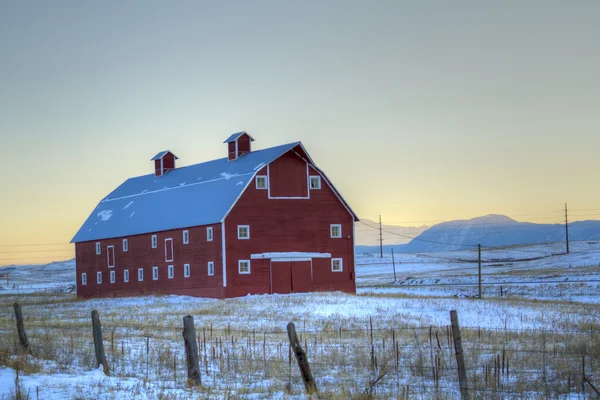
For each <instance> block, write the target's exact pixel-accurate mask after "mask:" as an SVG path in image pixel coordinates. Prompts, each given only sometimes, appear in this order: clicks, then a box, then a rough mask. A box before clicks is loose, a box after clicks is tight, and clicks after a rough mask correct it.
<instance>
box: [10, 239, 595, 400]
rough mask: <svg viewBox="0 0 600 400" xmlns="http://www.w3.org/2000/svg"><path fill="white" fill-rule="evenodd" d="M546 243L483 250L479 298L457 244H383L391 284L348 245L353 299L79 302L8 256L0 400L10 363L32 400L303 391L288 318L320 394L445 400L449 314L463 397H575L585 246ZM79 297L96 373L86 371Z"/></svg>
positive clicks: (589, 299)
mask: <svg viewBox="0 0 600 400" xmlns="http://www.w3.org/2000/svg"><path fill="white" fill-rule="evenodd" d="M560 251H561V248H560V245H545V246H530V247H518V248H513V249H504V250H494V251H487V252H486V251H485V249H484V252H483V259H484V264H483V271H484V278H483V280H484V283H492V284H493V285H490V286H484V299H482V300H479V299H475V298H471V297H469V296H473V295H474V294H476V293H477V287H476V286H468V285H471V284H473V283H476V282H477V275H476V272H477V264H472V263H470V262H468V261H472V260H473V259H476V256H477V255H476V253H473V252H451V253H439V254H438V253H436V254H427V255H406V254H403V255H399V256H398V255H396V261H398V260H400V262H399V263H397V264H396V272H397V279H396V282H394V279H393V270H392V264H391V257H390V255H386V257H384V259H380V258H379V257H374V256H367V255H365V256H360V257H358V258H357V263H358V264H359V266H357V283H358V286H359V293H358V295H347V294H341V293H310V294H294V295H272V296H246V297H243V298H237V299H229V300H224V301H222V300H211V299H201V298H191V297H183V296H164V297H145V298H123V299H93V300H79V299H77V298H76V297H75V296H74V294H72V293H70V292H68V290H69V287H70V286H71V285H73V283H74V271H73V265H72V263H69V262H66V263H56V264H51V265H47V266H31V267H29V266H28V267H17V268H15V269H14V270H12V271H10V274H9V277H8V285H6V277H4V279H3V280H2V281H3V282H2V284H3V286H2V287H3V289H2V290H1V291H0V332H1V333H0V365H2V366H1V367H0V398H11V391H13V394H14V391H15V374H16V372H15V371H16V370H19V371H20V379H19V381H20V383H19V384H20V386H21V388H22V391H23V392H24V393H25V394H26V393H27V392H29V396H30V398H32V399H36V398H38V397H39V398H40V399H53V398H79V399H97V398H102V399H112V398H115V399H121V398H132V397H135V398H147V399H187V398H215V399H217V398H240V399H263V398H265V399H271V398H276V399H279V398H290V399H292V398H304V395H303V385H302V382H301V380H300V377H299V373H298V368H297V366H296V365H295V360H292V358H291V356H290V353H289V346H288V341H287V336H286V333H285V327H286V324H287V323H288V322H289V321H294V322H295V324H296V327H297V330H298V333H299V335H300V337H301V341H302V342H303V344H304V346H305V348H306V350H307V352H308V357H309V360H310V362H311V369H312V371H313V373H314V376H315V379H316V381H317V385H318V386H319V389H320V391H321V397H322V398H332V399H345V398H369V397H374V398H423V399H426V398H427V399H428V398H440V399H446V398H448V399H454V398H459V397H460V391H459V386H458V378H457V366H456V359H455V357H454V348H453V340H452V339H453V338H452V331H451V329H449V324H450V318H449V311H450V310H457V311H458V315H459V319H460V323H461V333H462V338H463V347H464V351H465V361H466V366H467V374H468V382H469V389H470V391H471V392H472V393H471V398H506V399H513V398H569V399H576V398H584V393H583V391H584V390H585V392H586V393H587V395H588V396H589V395H591V393H592V392H591V391H592V389H591V387H590V386H589V385H588V384H582V377H583V374H584V372H585V374H586V376H587V377H588V378H589V380H590V382H592V383H593V384H595V385H596V386H598V384H599V383H600V373H599V372H598V371H600V332H599V331H600V305H599V304H598V303H600V301H598V293H599V291H598V282H594V281H595V280H597V279H600V274H598V268H599V267H598V264H599V260H600V246H599V245H596V244H589V243H586V242H582V243H574V244H573V246H572V253H571V254H569V255H552V254H559V253H560ZM2 270H3V269H0V274H2V272H3V271H2ZM525 281H526V282H534V283H522V282H525ZM550 281H552V282H550ZM554 281H558V283H556V282H554ZM573 281H583V282H576V283H570V282H573ZM511 282H519V283H514V284H513V283H511ZM440 284H442V285H441V286H440ZM425 285H429V286H425ZM499 285H503V296H502V297H500V296H499V288H498V287H499ZM559 285H562V286H559ZM559 288H560V289H559ZM14 301H18V302H19V303H20V304H21V305H22V307H23V314H24V317H25V328H26V329H27V332H28V335H29V338H30V341H31V343H32V348H33V356H27V357H24V356H17V354H18V344H17V343H18V342H17V337H16V329H15V323H14V320H13V313H12V303H13V302H14ZM93 309H96V310H98V311H99V313H100V317H101V320H102V325H103V333H104V346H105V349H106V352H107V357H108V363H109V366H110V369H111V374H110V375H111V376H110V377H107V376H105V375H104V374H103V373H102V371H98V370H96V369H95V365H94V363H95V359H94V348H93V342H92V334H91V323H90V311H91V310H93ZM187 314H191V315H193V316H194V319H195V324H196V328H197V331H198V343H199V351H200V358H201V370H202V382H203V385H202V388H199V389H198V388H196V389H191V388H188V387H187V385H186V370H185V364H184V350H183V340H182V336H181V330H182V318H183V316H185V315H187ZM584 363H585V366H584V365H583V364H584ZM375 381H377V383H374V382H375ZM13 397H14V396H13Z"/></svg>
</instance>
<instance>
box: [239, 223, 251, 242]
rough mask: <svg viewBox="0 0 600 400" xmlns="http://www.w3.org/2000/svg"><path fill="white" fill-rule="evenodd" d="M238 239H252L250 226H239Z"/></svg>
mask: <svg viewBox="0 0 600 400" xmlns="http://www.w3.org/2000/svg"><path fill="white" fill-rule="evenodd" d="M238 239H250V225H238Z"/></svg>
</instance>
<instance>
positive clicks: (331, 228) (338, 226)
mask: <svg viewBox="0 0 600 400" xmlns="http://www.w3.org/2000/svg"><path fill="white" fill-rule="evenodd" d="M334 228H338V235H337V236H334V235H333V229H334ZM329 237H331V238H332V239H339V238H341V237H342V225H341V224H331V225H329Z"/></svg>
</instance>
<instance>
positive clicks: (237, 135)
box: [223, 131, 254, 143]
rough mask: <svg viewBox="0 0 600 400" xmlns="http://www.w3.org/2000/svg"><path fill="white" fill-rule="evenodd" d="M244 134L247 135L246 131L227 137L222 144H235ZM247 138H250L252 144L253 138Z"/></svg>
mask: <svg viewBox="0 0 600 400" xmlns="http://www.w3.org/2000/svg"><path fill="white" fill-rule="evenodd" d="M244 134H245V135H248V133H246V131H242V132H237V133H234V134H233V135H231V136H229V137H228V138H227V139H226V140H225V141H224V142H223V143H229V142H235V141H236V140H238V139H239V137H240V136H242V135H244ZM248 137H249V138H250V141H252V142H254V138H253V137H252V136H250V135H248Z"/></svg>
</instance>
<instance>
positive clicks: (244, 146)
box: [238, 135, 250, 157]
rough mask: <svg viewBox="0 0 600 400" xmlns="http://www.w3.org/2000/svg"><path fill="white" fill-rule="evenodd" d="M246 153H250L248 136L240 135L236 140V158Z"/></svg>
mask: <svg viewBox="0 0 600 400" xmlns="http://www.w3.org/2000/svg"><path fill="white" fill-rule="evenodd" d="M246 153H250V136H248V135H242V136H241V137H240V138H239V139H238V157H239V156H241V155H242V154H246Z"/></svg>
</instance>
